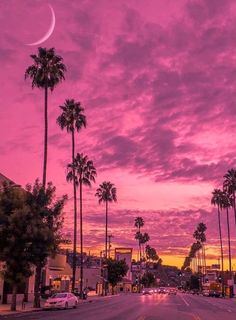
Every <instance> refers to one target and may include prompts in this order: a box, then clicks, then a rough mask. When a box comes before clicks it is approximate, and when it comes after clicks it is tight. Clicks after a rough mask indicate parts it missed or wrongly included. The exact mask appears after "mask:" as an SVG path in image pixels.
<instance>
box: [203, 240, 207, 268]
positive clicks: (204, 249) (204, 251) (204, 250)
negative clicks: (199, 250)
mask: <svg viewBox="0 0 236 320" xmlns="http://www.w3.org/2000/svg"><path fill="white" fill-rule="evenodd" d="M202 245H203V256H204V274H206V268H207V265H206V247H205V244H204V243H203V244H202Z"/></svg>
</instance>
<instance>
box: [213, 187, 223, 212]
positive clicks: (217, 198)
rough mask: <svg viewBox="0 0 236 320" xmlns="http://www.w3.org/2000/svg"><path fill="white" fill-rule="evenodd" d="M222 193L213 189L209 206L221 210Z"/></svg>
mask: <svg viewBox="0 0 236 320" xmlns="http://www.w3.org/2000/svg"><path fill="white" fill-rule="evenodd" d="M222 196H223V191H222V190H220V189H214V191H213V192H212V198H211V204H213V205H214V206H219V208H221V203H222Z"/></svg>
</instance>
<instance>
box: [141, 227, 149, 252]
mask: <svg viewBox="0 0 236 320" xmlns="http://www.w3.org/2000/svg"><path fill="white" fill-rule="evenodd" d="M149 240H150V237H149V234H148V233H147V232H144V234H142V233H141V236H140V243H141V245H143V257H144V256H145V247H144V245H145V243H147V242H148V241H149Z"/></svg>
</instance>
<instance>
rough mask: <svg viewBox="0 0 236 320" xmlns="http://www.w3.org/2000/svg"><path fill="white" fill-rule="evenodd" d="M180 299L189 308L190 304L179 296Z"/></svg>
mask: <svg viewBox="0 0 236 320" xmlns="http://www.w3.org/2000/svg"><path fill="white" fill-rule="evenodd" d="M180 298H181V299H182V300H183V302H184V303H185V304H186V306H187V307H189V306H190V304H189V303H188V302H187V301H186V300H185V299H184V297H182V296H180Z"/></svg>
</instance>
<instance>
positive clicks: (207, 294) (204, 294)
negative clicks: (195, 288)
mask: <svg viewBox="0 0 236 320" xmlns="http://www.w3.org/2000/svg"><path fill="white" fill-rule="evenodd" d="M209 293H210V291H209V290H208V289H204V290H202V295H203V296H204V297H209Z"/></svg>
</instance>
